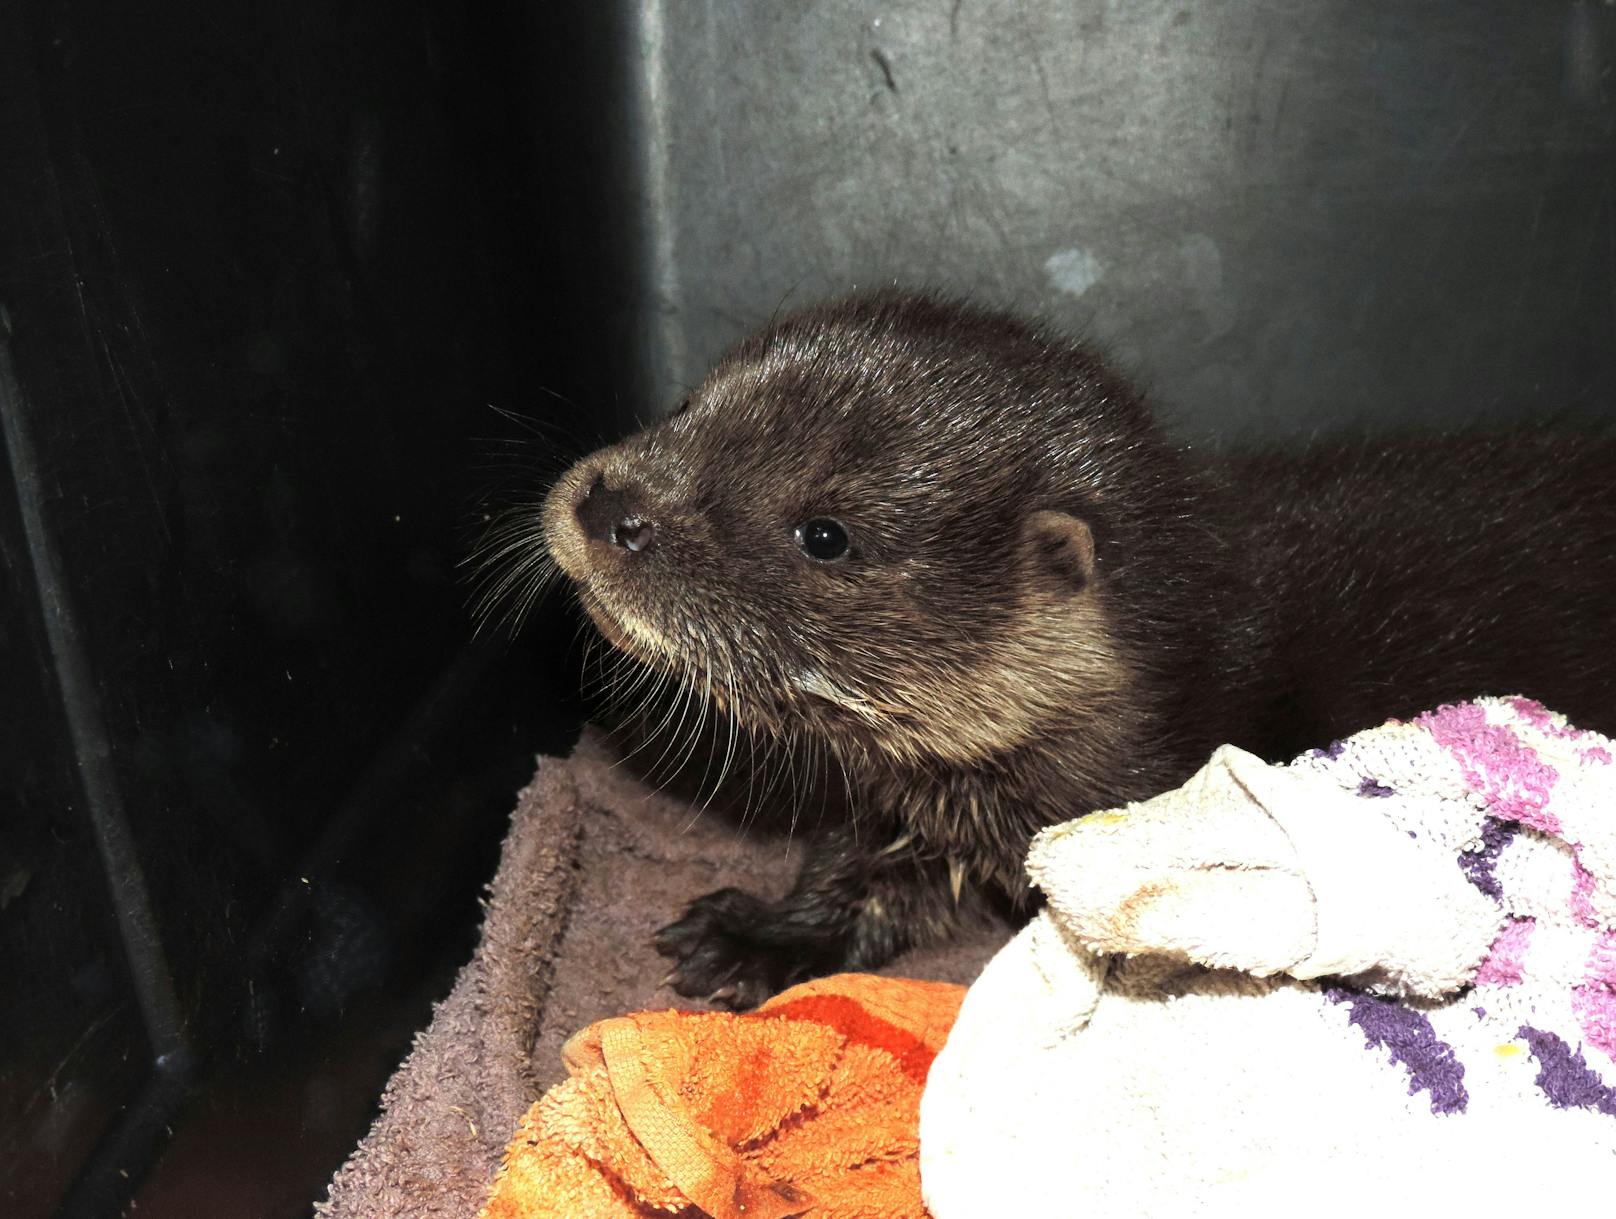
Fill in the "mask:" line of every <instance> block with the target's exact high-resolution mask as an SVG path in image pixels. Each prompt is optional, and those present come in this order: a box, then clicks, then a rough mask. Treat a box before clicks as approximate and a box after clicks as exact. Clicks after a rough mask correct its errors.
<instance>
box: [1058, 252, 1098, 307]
mask: <svg viewBox="0 0 1616 1219" xmlns="http://www.w3.org/2000/svg"><path fill="white" fill-rule="evenodd" d="M1044 274H1046V275H1048V276H1049V283H1050V286H1051V287H1052V288H1054V289H1055V291H1057V292H1063V293H1065V294H1066V295H1067V296H1082V295H1083V293H1085V292H1087V291H1088V290H1089V289H1090V288H1092V287H1094V285H1095V284H1097V283H1099V282H1100V278H1101V277H1102V276H1103V275H1104V274H1105V264H1104V263H1102V262H1101V261H1100V260H1099V259H1098V258H1096V257H1095V256H1094V255H1093V254H1091V253H1089V252H1088V251H1087V250H1085V249H1084V248H1083V247H1082V246H1072V247H1071V248H1070V249H1066V250H1057V251H1056V252H1055V253H1053V254H1051V255H1050V256H1049V257H1048V258H1046V259H1045V260H1044Z"/></svg>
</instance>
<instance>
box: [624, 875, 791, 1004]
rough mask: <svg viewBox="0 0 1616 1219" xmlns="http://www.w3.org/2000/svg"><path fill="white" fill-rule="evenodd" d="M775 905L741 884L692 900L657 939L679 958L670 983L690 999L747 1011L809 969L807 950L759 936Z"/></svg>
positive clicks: (664, 951) (659, 945) (658, 947)
mask: <svg viewBox="0 0 1616 1219" xmlns="http://www.w3.org/2000/svg"><path fill="white" fill-rule="evenodd" d="M769 915H770V909H769V907H768V906H767V905H766V904H765V903H764V902H762V901H760V900H759V899H757V898H755V897H753V896H751V895H750V894H748V893H742V892H741V891H740V890H738V889H720V890H719V891H718V892H716V893H709V894H708V895H707V896H706V897H702V898H698V899H697V900H696V901H694V902H691V903H690V906H689V908H688V909H687V910H686V911H685V914H684V916H683V917H682V918H680V919H678V920H677V921H675V922H672V923H669V924H668V925H667V926H666V927H663V928H662V929H661V930H660V931H658V932H657V933H656V935H655V937H654V939H653V941H652V942H653V944H654V945H655V947H656V950H657V951H658V952H659V953H661V954H662V955H663V956H665V957H672V958H674V959H675V960H676V961H677V962H678V963H677V964H676V965H675V966H674V967H673V969H672V970H671V971H670V972H669V974H668V977H667V979H666V980H665V981H664V985H666V986H671V987H672V988H673V990H674V991H675V992H676V993H678V994H681V995H683V996H685V997H686V998H687V999H703V998H704V999H706V1000H708V1001H709V1002H711V1003H714V1004H717V1005H720V1006H723V1007H727V1008H731V1009H732V1010H735V1011H744V1010H747V1009H749V1008H753V1007H756V1006H757V1005H758V1004H759V1003H762V1002H763V1000H765V999H767V998H768V997H769V996H770V995H772V994H774V993H775V992H776V991H778V990H780V989H782V988H783V987H785V986H786V985H787V984H788V983H790V982H791V981H794V980H795V979H796V978H797V977H798V976H800V975H802V974H803V973H804V970H803V969H802V965H803V962H802V961H801V959H800V957H801V954H800V952H798V951H794V950H793V949H790V948H786V947H781V946H780V945H778V944H772V943H769V942H767V941H766V940H764V939H763V937H761V936H760V935H758V930H759V929H760V928H761V927H764V926H766V925H767V923H768V921H769Z"/></svg>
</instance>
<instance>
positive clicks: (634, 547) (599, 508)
mask: <svg viewBox="0 0 1616 1219" xmlns="http://www.w3.org/2000/svg"><path fill="white" fill-rule="evenodd" d="M634 500H635V497H634V496H632V495H631V494H629V493H628V492H627V491H613V490H611V489H610V488H608V487H607V486H606V478H605V476H604V475H601V474H597V475H595V481H594V482H593V483H592V484H590V487H589V490H588V491H587V492H585V493H584V497H583V499H581V500H579V501H578V524H579V525H581V526H582V527H583V531H584V534H585V536H587V537H591V538H593V539H594V540H595V541H597V542H610V543H611V544H612V545H613V546H621V547H622V548H623V549H624V550H630V551H633V552H634V553H635V554H639V553H640V552H641V551H644V550H649V549H650V548H651V546H652V544H653V543H654V542H655V541H656V526H655V525H654V524H652V523H651V522H650V521H648V520H646V519H645V518H644V517H643V516H641V515H640V514H639V511H638V510H637V507H636V504H635V502H634Z"/></svg>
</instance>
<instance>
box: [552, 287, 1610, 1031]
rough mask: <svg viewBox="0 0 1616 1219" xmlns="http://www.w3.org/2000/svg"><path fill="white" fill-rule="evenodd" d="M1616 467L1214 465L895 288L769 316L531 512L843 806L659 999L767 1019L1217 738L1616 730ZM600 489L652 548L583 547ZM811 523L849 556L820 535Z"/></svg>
mask: <svg viewBox="0 0 1616 1219" xmlns="http://www.w3.org/2000/svg"><path fill="white" fill-rule="evenodd" d="M1613 471H1616V443H1613V442H1612V441H1611V440H1609V439H1607V438H1595V437H1587V436H1581V437H1579V436H1565V435H1560V436H1556V435H1551V434H1548V433H1542V432H1531V433H1517V434H1513V435H1505V436H1492V437H1488V436H1445V437H1432V436H1409V437H1404V438H1387V439H1381V440H1374V441H1371V440H1364V441H1358V442H1353V443H1335V444H1329V445H1324V446H1319V447H1316V448H1314V449H1312V450H1309V451H1307V452H1305V453H1301V454H1284V453H1267V454H1230V455H1224V456H1221V457H1206V456H1198V455H1195V454H1192V453H1190V452H1188V451H1186V450H1184V449H1183V448H1181V447H1179V446H1177V445H1174V444H1172V443H1170V442H1169V441H1168V440H1167V439H1166V438H1165V436H1164V435H1163V434H1162V432H1161V431H1160V430H1159V428H1158V427H1157V425H1156V424H1155V423H1154V422H1153V420H1152V419H1151V417H1150V416H1149V414H1148V413H1147V411H1146V410H1145V407H1144V405H1143V404H1142V402H1141V401H1140V400H1139V398H1138V397H1137V396H1136V395H1135V394H1134V393H1133V392H1132V391H1131V390H1130V389H1129V388H1128V387H1127V386H1126V385H1125V384H1124V383H1123V382H1122V381H1120V380H1119V379H1118V378H1117V377H1115V376H1114V375H1113V374H1112V373H1110V372H1109V371H1108V370H1107V369H1106V368H1105V367H1104V365H1103V364H1101V362H1100V361H1099V360H1098V359H1097V358H1096V357H1095V356H1094V355H1093V354H1092V353H1090V352H1088V351H1087V350H1086V349H1084V348H1082V347H1080V346H1078V345H1076V344H1073V343H1071V342H1069V341H1067V340H1065V339H1062V338H1059V337H1056V336H1053V335H1050V334H1048V333H1046V332H1043V331H1041V330H1038V329H1036V328H1033V327H1029V326H1027V325H1025V324H1023V323H1021V322H1019V321H1016V320H1015V319H1012V318H1008V317H1004V316H1001V315H997V314H991V313H984V312H979V311H976V310H973V309H970V308H967V307H964V306H961V305H957V304H953V303H949V302H939V301H935V300H931V299H927V298H923V297H915V296H906V295H901V294H896V293H892V294H883V295H878V296H873V297H864V298H858V299H854V300H850V301H842V302H837V303H834V304H830V305H826V306H821V307H818V308H815V309H810V310H807V311H805V312H803V313H800V314H797V315H795V316H792V317H788V318H786V319H783V320H781V321H778V322H776V323H775V324H773V325H771V326H770V327H769V328H767V329H766V330H764V331H763V332H761V333H760V334H757V335H754V336H753V337H751V338H749V339H748V340H746V341H745V342H743V343H742V344H741V345H740V346H739V347H738V348H736V349H735V350H734V351H733V352H731V353H730V354H729V355H728V356H726V357H725V358H724V359H723V360H722V361H721V362H720V363H719V365H718V366H717V368H715V370H714V371H713V372H712V374H711V375H710V376H709V377H708V379H707V380H706V381H705V382H704V384H703V385H702V386H701V387H700V388H699V389H698V390H697V391H696V392H695V393H694V394H693V395H692V397H691V399H690V401H689V403H688V405H687V407H686V408H683V409H681V410H680V411H679V412H678V413H676V414H675V416H673V417H672V418H670V419H668V420H665V421H663V422H662V423H661V424H659V425H657V426H656V427H653V428H651V429H648V430H647V431H646V432H643V433H640V434H639V435H637V436H635V437H631V438H629V439H628V440H625V441H624V442H623V443H622V444H620V445H617V446H613V447H612V448H609V449H606V450H602V451H601V452H599V453H596V454H593V455H591V456H590V457H588V458H586V459H584V460H583V461H582V462H580V463H579V464H578V465H577V466H576V467H574V469H573V470H572V471H571V472H569V473H568V474H567V475H566V476H564V477H563V478H562V479H561V480H560V481H559V482H558V484H557V486H556V487H555V489H554V490H553V491H552V493H551V495H550V498H549V500H548V501H547V504H546V508H545V529H546V535H547V539H548V542H549V545H550V548H551V550H552V552H553V553H554V554H555V556H556V558H557V560H558V561H559V562H560V564H561V566H562V568H564V569H565V571H566V572H567V574H568V575H569V576H571V577H572V579H573V580H574V581H575V583H576V584H577V586H578V587H579V589H580V593H581V595H582V599H583V601H584V604H585V606H586V608H587V609H588V610H589V611H590V613H591V615H592V616H594V617H595V619H596V621H597V622H598V623H600V625H601V627H602V630H603V632H604V634H605V635H606V636H607V638H608V639H610V640H611V641H612V642H613V643H614V644H616V645H617V646H618V647H620V648H622V649H623V650H624V651H626V652H628V653H630V654H631V655H634V656H636V657H638V658H639V660H641V661H642V662H644V663H646V664H648V665H650V666H651V667H652V668H653V669H658V670H661V671H664V672H666V673H668V674H671V675H672V678H673V680H674V681H676V682H677V683H679V684H678V686H677V689H678V690H680V691H682V692H683V695H684V697H685V698H686V699H687V700H694V698H695V697H696V694H695V693H694V692H696V691H700V692H701V698H702V700H703V706H704V707H705V706H706V705H708V703H711V704H712V705H715V706H717V707H721V708H722V709H723V712H724V714H726V715H728V716H730V717H732V718H733V719H734V720H736V721H738V722H740V723H742V724H744V725H745V726H746V729H747V731H748V732H750V733H756V734H760V735H762V736H765V737H770V738H774V739H777V740H779V741H781V742H791V743H792V744H793V745H794V746H795V747H797V748H799V749H800V748H801V745H802V743H803V742H806V743H807V744H808V746H809V749H810V751H811V752H812V751H815V750H817V751H819V753H821V754H823V755H824V759H825V760H826V761H827V763H829V762H834V765H835V767H836V768H837V769H839V770H840V772H841V774H842V775H843V776H844V777H845V779H846V783H847V789H848V793H849V795H850V797H851V799H850V809H849V816H848V822H847V824H844V825H840V826H834V827H831V828H829V829H828V830H825V831H823V832H822V833H821V834H820V836H819V839H818V842H817V844H816V847H815V849H814V850H813V851H812V853H811V855H810V858H809V860H808V862H807V863H806V865H805V866H804V868H803V870H802V872H801V874H800V876H799V877H798V880H797V883H796V885H795V887H794V888H793V889H792V891H791V892H790V893H789V894H788V895H787V896H786V897H785V898H783V899H781V900H780V901H778V902H766V901H763V900H761V899H759V898H756V897H754V896H751V895H749V894H747V893H745V892H743V891H740V890H735V889H726V890H721V891H720V892H718V893H714V894H711V895H709V896H707V897H705V898H702V899H700V900H698V901H697V902H695V903H693V904H692V906H691V907H690V909H689V910H688V911H687V912H686V913H685V915H684V917H682V918H681V919H680V920H678V921H677V922H675V923H673V924H672V925H670V926H669V927H667V928H664V930H663V931H662V932H661V933H659V940H658V942H659V946H660V947H661V948H662V950H663V951H664V952H665V953H667V954H668V955H669V956H671V957H673V958H674V959H675V962H676V964H675V968H674V972H673V974H672V975H671V982H672V984H673V985H674V986H675V988H676V989H678V990H679V991H680V992H681V993H685V994H690V995H708V996H714V997H716V998H718V999H719V1000H721V1001H725V1002H729V1003H731V1004H733V1005H736V1006H749V1005H751V1004H753V1003H756V1002H758V1001H759V1000H761V999H762V998H764V997H765V996H766V995H767V994H768V993H770V992H771V991H773V990H775V989H778V988H779V987H781V986H783V985H785V984H787V983H789V982H791V981H793V980H795V979H797V978H800V977H804V976H808V975H810V974H816V973H824V972H829V971H833V970H837V969H846V968H857V969H867V968H873V967H875V966H878V965H880V964H882V963H883V962H884V961H886V960H888V959H890V958H891V957H892V956H893V955H894V954H895V953H897V952H898V951H901V950H902V949H903V948H904V947H906V946H908V945H910V944H912V943H914V942H916V941H917V940H920V939H926V938H934V937H936V936H939V935H943V934H946V933H947V931H948V929H949V928H950V927H951V926H952V925H953V923H954V922H955V920H956V919H957V918H958V917H959V914H960V912H961V910H968V909H970V908H971V907H972V906H973V904H974V903H975V902H976V901H977V900H978V899H977V895H984V896H986V897H987V898H989V899H991V900H997V901H1000V902H1002V903H1006V904H1008V905H1009V906H1011V907H1012V908H1018V909H1023V910H1024V909H1026V908H1027V906H1028V904H1029V901H1030V897H1029V894H1028V893H1027V891H1026V888H1025V883H1024V880H1023V876H1022V870H1021V861H1022V856H1023V854H1024V852H1025V848H1026V844H1027V840H1028V838H1029V837H1030V835H1031V834H1032V833H1033V832H1034V831H1035V830H1036V829H1038V828H1039V827H1040V826H1043V825H1048V824H1051V823H1053V822H1057V821H1061V820H1065V819H1067V818H1069V817H1072V816H1074V815H1077V814H1080V813H1082V812H1086V811H1090V810H1093V809H1097V808H1105V807H1110V806H1115V805H1118V804H1122V803H1125V802H1127V801H1131V800H1137V799H1142V798H1145V797H1147V796H1149V795H1152V794H1154V793H1155V792H1158V791H1160V790H1163V789H1165V788H1167V787H1170V786H1172V785H1175V784H1177V783H1179V782H1181V781H1182V780H1183V779H1184V778H1185V777H1186V776H1187V775H1188V774H1189V773H1190V772H1191V771H1192V770H1193V769H1194V768H1195V767H1196V766H1198V765H1199V764H1200V763H1201V762H1202V761H1204V760H1205V758H1206V757H1207V755H1208V754H1209V753H1210V752H1211V751H1212V749H1213V748H1214V747H1215V746H1217V745H1218V744H1221V743H1223V742H1225V741H1234V742H1236V743H1239V744H1241V745H1243V746H1245V747H1247V748H1249V749H1253V750H1254V751H1256V752H1259V753H1262V754H1264V755H1266V756H1268V757H1270V758H1275V759H1280V758H1284V757H1286V756H1288V755H1290V754H1293V753H1295V752H1297V751H1298V750H1300V749H1302V748H1305V747H1307V746H1310V745H1315V744H1319V743H1321V742H1323V741H1327V740H1329V739H1331V738H1332V737H1335V736H1340V735H1344V734H1346V733H1349V732H1351V731H1355V730H1357V729H1360V728H1364V727H1368V726H1370V725H1372V724H1374V723H1378V722H1380V721H1381V720H1383V719H1385V718H1386V717H1388V716H1401V715H1408V714H1412V713H1414V712H1417V711H1419V710H1421V709H1423V708H1426V707H1429V706H1432V705H1435V704H1437V703H1440V702H1442V701H1452V700H1455V699H1461V698H1466V697H1470V696H1473V695H1477V694H1482V693H1508V692H1515V691H1523V692H1526V693H1529V694H1531V695H1533V696H1534V697H1537V698H1540V699H1542V700H1544V701H1545V702H1547V703H1548V704H1549V705H1551V706H1553V707H1555V708H1556V709H1560V710H1564V711H1566V712H1567V713H1568V714H1570V715H1571V716H1572V718H1573V719H1574V720H1579V721H1581V722H1584V723H1586V724H1588V725H1589V726H1592V727H1605V728H1607V729H1609V728H1612V727H1616V722H1613V720H1616V716H1613V710H1616V694H1613V689H1616V665H1613V664H1612V662H1611V661H1610V660H1609V659H1607V655H1608V641H1607V639H1606V638H1605V633H1606V631H1605V628H1606V623H1608V622H1609V621H1610V620H1611V617H1612V613H1613V611H1616V495H1613V493H1612V490H1611V487H1612V472H1613ZM597 480H598V483H597ZM591 485H597V486H598V487H600V488H602V489H609V492H610V494H611V496H613V497H614V498H613V499H612V500H611V505H612V509H613V511H621V512H632V513H633V514H635V515H636V516H643V517H645V518H646V519H651V520H654V521H656V523H657V528H658V539H659V540H658V545H657V547H656V549H655V550H654V551H652V552H649V553H647V554H636V555H629V554H628V553H626V552H625V551H623V550H622V549H621V548H618V547H614V546H612V545H610V544H609V543H608V542H604V541H602V540H601V539H600V538H598V537H596V538H591V537H589V536H587V535H586V532H585V531H584V530H583V529H581V527H580V526H579V523H578V519H577V516H576V512H577V510H578V507H579V504H580V501H581V500H582V499H583V498H584V497H585V496H586V495H587V492H588V489H589V487H590V486H591ZM814 516H833V517H836V518H837V519H839V520H841V521H842V522H843V523H844V524H845V525H846V526H847V527H848V531H849V534H850V535H851V536H852V537H853V538H854V540H855V551H854V553H853V554H851V555H850V556H849V558H848V560H847V561H845V562H839V563H835V564H825V565H820V564H815V563H812V562H810V561H808V560H807V559H805V558H804V556H803V555H802V554H801V553H800V552H799V551H798V550H797V548H796V545H795V543H794V541H793V540H792V530H793V529H794V527H795V526H796V525H797V524H799V523H801V522H802V521H804V520H806V519H808V518H810V517H814ZM730 752H731V753H734V752H735V751H734V742H733V741H732V742H731V750H730Z"/></svg>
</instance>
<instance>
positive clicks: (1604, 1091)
mask: <svg viewBox="0 0 1616 1219" xmlns="http://www.w3.org/2000/svg"><path fill="white" fill-rule="evenodd" d="M1515 1036H1517V1037H1519V1038H1520V1039H1521V1040H1522V1041H1524V1042H1526V1044H1527V1045H1528V1046H1530V1047H1531V1050H1532V1057H1534V1058H1536V1059H1537V1065H1538V1072H1537V1086H1538V1087H1539V1088H1541V1089H1543V1095H1544V1096H1546V1097H1548V1098H1549V1104H1551V1105H1554V1106H1555V1107H1556V1108H1560V1109H1594V1110H1596V1111H1598V1112H1600V1113H1603V1114H1604V1115H1605V1116H1607V1117H1616V1088H1611V1087H1608V1086H1607V1085H1606V1084H1605V1082H1604V1081H1603V1080H1601V1079H1600V1078H1599V1076H1597V1075H1595V1074H1594V1072H1593V1070H1592V1069H1591V1068H1590V1067H1589V1066H1588V1061H1587V1059H1585V1058H1583V1056H1582V1051H1581V1050H1573V1049H1572V1048H1571V1047H1570V1046H1568V1045H1567V1044H1566V1043H1565V1042H1564V1041H1561V1040H1560V1038H1559V1037H1557V1036H1555V1035H1554V1034H1553V1033H1549V1032H1545V1031H1544V1030H1543V1029H1535V1028H1533V1027H1532V1026H1531V1025H1529V1024H1523V1025H1521V1031H1520V1032H1518V1033H1516V1034H1515Z"/></svg>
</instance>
